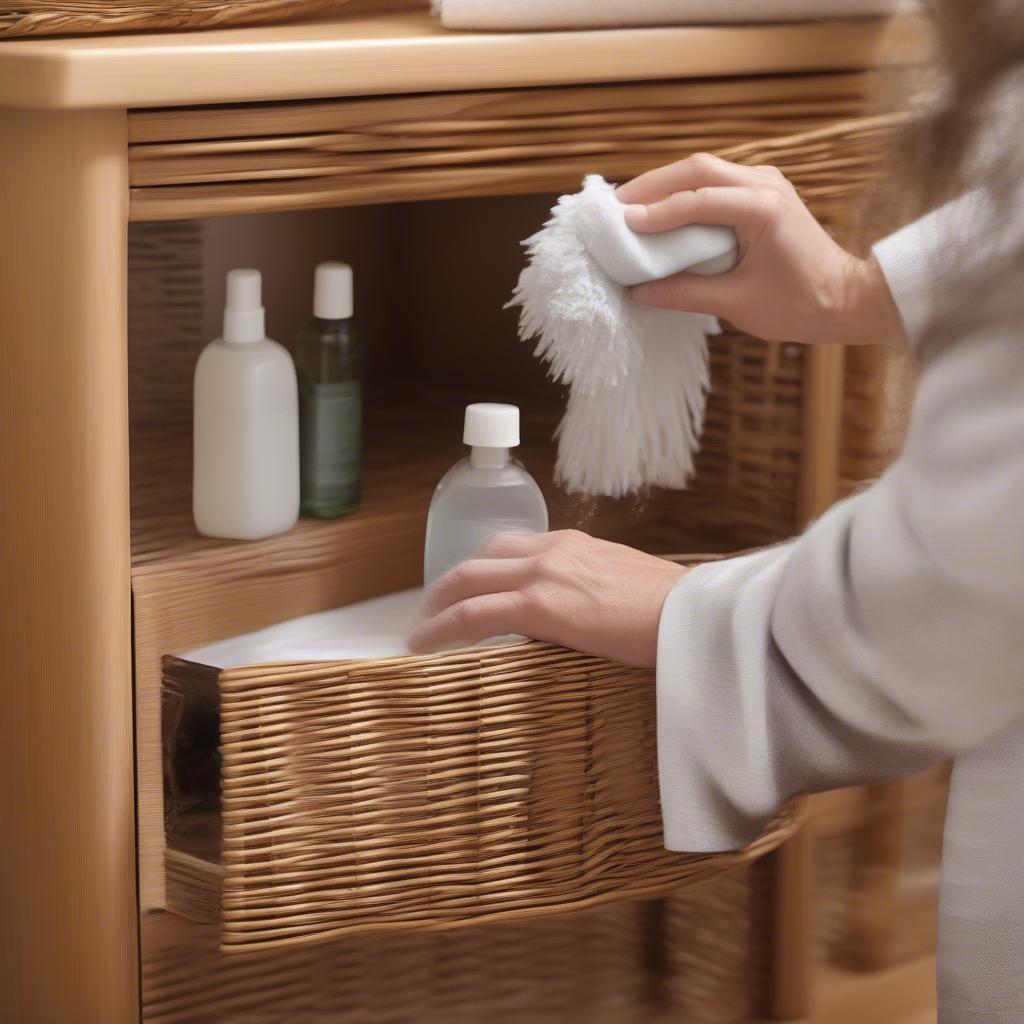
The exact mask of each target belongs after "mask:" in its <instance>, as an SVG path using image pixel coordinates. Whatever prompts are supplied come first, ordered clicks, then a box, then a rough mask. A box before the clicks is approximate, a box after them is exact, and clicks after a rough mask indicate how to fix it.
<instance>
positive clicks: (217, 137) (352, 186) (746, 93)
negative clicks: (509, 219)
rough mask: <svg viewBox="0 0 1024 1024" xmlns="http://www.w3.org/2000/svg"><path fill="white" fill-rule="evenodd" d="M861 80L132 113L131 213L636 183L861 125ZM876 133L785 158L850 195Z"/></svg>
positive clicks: (821, 186)
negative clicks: (833, 127)
mask: <svg viewBox="0 0 1024 1024" xmlns="http://www.w3.org/2000/svg"><path fill="white" fill-rule="evenodd" d="M867 80H868V79H867V76H866V75H864V74H863V73H848V72H844V73H834V74H827V75H801V76H779V77H775V78H770V77H759V78H747V79H729V80H722V81H714V80H712V81H696V82H673V83H651V84H628V85H605V86H592V87H586V88H583V87H576V88H563V89H531V90H505V91H500V92H475V93H473V92H471V93H445V94H428V95H422V96H408V97H382V98H375V99H369V100H366V99H358V100H325V101H319V102H311V103H285V104H266V105H258V106H257V105H247V106H234V107H207V108H190V109H187V110H178V109H172V110H166V111H162V110H155V111H138V112H135V113H133V114H131V121H130V133H131V136H130V137H131V140H132V144H131V148H130V154H129V162H130V167H129V173H130V179H131V184H132V190H131V216H132V218H133V219H135V220H163V219H176V218H184V217H196V216H207V215H210V214H218V213H239V212H246V211H266V210H274V209H298V208H302V207H311V206H340V205H345V204H354V203H357V204H365V203H373V202H397V201H402V200H412V199H432V198H437V197H439V196H444V197H447V198H458V197H465V196H473V195H494V194H506V195H509V194H515V193H528V192H545V191H561V190H565V189H571V188H574V187H576V186H577V185H578V184H579V180H580V178H581V177H582V176H583V174H585V173H589V172H600V173H603V174H605V175H606V176H607V177H609V178H613V179H614V178H623V177H628V176H630V175H632V174H635V173H637V172H639V171H641V170H645V169H647V168H649V167H652V166H655V165H657V164H659V163H666V162H669V161H671V160H674V159H678V158H679V157H680V156H682V155H685V154H686V153H689V152H693V151H695V150H701V149H714V150H715V151H723V150H729V149H731V148H732V147H735V146H740V147H744V146H746V145H747V144H749V143H751V142H757V141H760V140H770V139H776V138H780V137H787V136H792V135H798V134H800V133H804V132H814V131H816V130H817V129H819V128H821V127H822V126H823V125H829V124H835V123H836V122H839V121H844V120H846V119H849V118H853V117H856V116H857V115H858V114H859V113H860V112H861V110H862V109H863V105H864V93H865V89H866V87H867ZM874 130H875V128H874V125H873V123H872V122H867V123H864V124H861V123H859V122H858V125H857V126H851V127H844V129H843V130H842V131H841V132H838V133H835V134H834V135H832V136H826V137H824V138H818V137H817V136H814V135H812V136H809V137H808V138H807V139H803V140H801V141H799V142H798V143H797V144H795V145H794V146H793V147H792V150H791V153H789V154H786V153H785V151H783V155H791V156H793V157H794V158H795V160H794V161H793V162H794V167H793V170H796V171H798V172H799V174H800V176H801V179H802V184H803V185H804V186H805V187H806V188H807V189H808V190H810V191H811V193H813V194H816V195H817V196H818V197H819V198H822V199H825V198H828V199H834V198H841V197H842V196H844V195H847V194H849V193H850V191H851V190H855V189H856V188H857V187H858V186H859V185H860V184H861V183H862V182H863V180H864V179H865V177H866V176H868V175H869V174H871V173H873V172H874V170H876V169H877V162H876V161H875V159H874V158H873V155H872V153H871V152H870V147H869V145H868V144H867V143H868V141H869V140H870V136H871V133H872V131H874ZM837 140H838V141H837ZM837 145H838V146H839V150H837ZM840 150H841V151H840ZM737 158H743V153H742V152H738V153H737Z"/></svg>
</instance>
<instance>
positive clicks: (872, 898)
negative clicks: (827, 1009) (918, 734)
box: [811, 765, 949, 971]
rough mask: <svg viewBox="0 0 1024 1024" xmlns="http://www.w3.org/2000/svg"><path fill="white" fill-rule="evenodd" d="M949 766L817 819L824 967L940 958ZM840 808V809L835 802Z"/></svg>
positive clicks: (818, 936) (819, 940)
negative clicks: (941, 869)
mask: <svg viewBox="0 0 1024 1024" xmlns="http://www.w3.org/2000/svg"><path fill="white" fill-rule="evenodd" d="M948 789H949V766H948V765H940V766H938V767H936V768H933V769H929V770H928V771H926V772H923V773H921V774H920V775H916V776H913V777H912V778H910V779H905V780H900V781H899V782H896V783H889V784H885V785H881V786H874V787H871V788H870V789H868V790H864V791H858V792H854V793H849V794H845V795H844V794H839V795H838V797H839V800H842V798H843V797H844V796H846V797H847V800H846V806H845V807H844V806H843V805H842V803H839V807H838V809H830V808H829V806H828V803H829V801H828V800H825V801H824V802H823V809H822V810H819V811H816V812H815V815H814V820H813V822H812V826H811V827H812V831H813V832H814V834H815V841H814V851H815V852H814V892H815V900H814V903H815V916H816V922H815V944H816V947H817V953H818V956H819V957H820V958H821V959H827V960H831V961H833V962H834V963H837V964H840V965H841V966H843V967H846V968H850V969H853V970H861V971H863V970H878V969H880V968H884V967H888V966H891V965H892V964H894V963H900V962H902V961H906V960H909V959H912V958H915V957H920V956H924V955H925V954H927V953H929V952H933V951H934V950H935V943H936V935H937V924H938V897H939V865H940V862H941V859H942V837H943V828H944V823H945V810H946V798H947V795H948ZM834 802H836V803H838V802H839V801H834Z"/></svg>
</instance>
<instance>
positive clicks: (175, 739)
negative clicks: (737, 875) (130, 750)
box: [164, 642, 795, 951]
mask: <svg viewBox="0 0 1024 1024" xmlns="http://www.w3.org/2000/svg"><path fill="white" fill-rule="evenodd" d="M653 705H654V679H653V674H652V673H650V672H646V671H640V670H635V669H626V668H623V667H622V666H620V665H615V664H612V663H610V662H607V661H603V660H602V659H599V658H594V657H590V656H587V655H583V654H579V653H578V652H573V651H568V650H565V649H562V648H558V647H554V646H551V645H546V644H540V643H533V642H530V643H522V644H517V645H514V646H510V647H503V648H489V649H488V648H473V649H469V650H464V651H458V652H454V653H449V654H444V655H436V656H432V657H402V658H392V659H377V660H370V661H344V662H307V663H293V664H273V665H257V666H251V667H246V668H234V669H229V670H225V671H220V670H218V669H216V668H213V667H211V666H203V665H197V664H193V663H188V662H183V661H180V660H177V659H166V660H165V665H164V709H165V746H166V755H167V766H168V767H167V783H168V786H167V791H168V796H169V800H168V811H169V815H168V842H169V846H170V849H169V851H168V854H167V869H168V876H167V877H168V896H169V906H170V907H171V908H172V909H174V910H176V911H177V912H179V913H181V914H184V915H186V916H189V917H191V918H193V919H196V920H207V921H219V923H220V930H221V931H220V934H221V940H220V941H221V947H222V948H223V949H224V950H226V951H231V950H236V951H244V950H258V949H271V948H276V947H281V946H289V945H296V944H301V943H308V942H315V941H325V940H328V939H333V938H338V937H340V936H344V935H348V934H353V933H369V932H377V931H401V930H408V929H419V928H453V927H457V926H460V925H466V924H470V923H473V922H477V921H481V920H487V919H495V918H502V917H506V918H518V917H525V916H537V915H542V914H545V913H551V912H554V911H558V910H565V909H569V908H580V907H584V906H587V905H590V904H596V903H602V902H606V901H610V900H617V899H623V898H627V897H639V896H644V895H654V894H660V893H663V892H666V891H669V890H671V889H674V888H676V887H678V886H680V885H682V884H684V883H688V882H691V881H695V880H698V879H700V878H703V877H709V876H711V875H713V874H716V873H718V872H720V871H722V870H725V869H726V868H729V867H732V866H734V865H736V864H737V863H744V862H747V861H749V860H751V859H753V858H755V857H757V856H758V855H760V854H761V853H763V852H765V851H766V850H767V849H770V848H772V847H773V846H774V845H776V844H777V843H778V842H780V841H781V840H782V839H783V838H784V837H785V836H786V835H787V834H788V833H789V831H790V830H791V829H792V828H793V827H794V824H795V822H794V817H795V812H794V810H793V809H790V810H788V811H787V812H786V813H785V814H783V815H782V816H781V817H780V818H779V819H778V820H777V821H776V822H774V823H773V824H772V825H771V827H770V828H769V829H768V830H767V832H766V834H765V835H764V836H762V837H761V839H760V840H759V841H758V842H757V843H755V844H754V845H753V846H752V847H750V848H748V849H747V850H744V851H740V852H737V853H730V854H725V855H714V856H708V855H683V854H673V853H668V852H667V851H665V850H664V849H663V845H662V833H661V819H660V811H659V805H658V790H657V765H656V750H655V727H654V721H655V719H654V706H653ZM218 789H219V794H220V795H219V799H218Z"/></svg>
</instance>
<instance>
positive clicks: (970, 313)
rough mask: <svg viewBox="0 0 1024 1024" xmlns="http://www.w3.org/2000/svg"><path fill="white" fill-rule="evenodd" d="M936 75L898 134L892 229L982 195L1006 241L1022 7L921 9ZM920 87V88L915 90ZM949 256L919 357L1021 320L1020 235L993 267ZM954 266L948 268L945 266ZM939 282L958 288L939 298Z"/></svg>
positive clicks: (979, 0)
mask: <svg viewBox="0 0 1024 1024" xmlns="http://www.w3.org/2000/svg"><path fill="white" fill-rule="evenodd" d="M927 6H928V7H929V8H930V9H931V13H932V14H933V21H932V24H933V25H934V31H935V41H936V51H937V58H938V60H937V68H936V71H937V72H938V73H937V74H936V75H934V76H930V77H929V80H928V82H927V83H926V90H925V91H926V94H927V95H928V96H929V99H928V100H927V101H926V102H924V104H923V111H922V116H921V117H920V118H917V119H915V122H914V123H913V126H912V127H911V128H910V129H909V130H908V131H907V132H906V134H905V136H904V138H903V140H902V144H901V147H900V149H901V152H900V154H899V163H900V164H901V165H902V166H903V167H904V168H905V169H906V179H907V181H906V184H907V186H908V187H906V188H902V189H899V190H897V193H896V194H897V195H898V196H899V199H898V204H899V206H900V207H901V209H900V210H899V213H898V222H905V221H907V220H910V219H913V217H915V216H919V215H921V214H922V213H924V212H926V211H928V210H930V209H932V208H934V207H936V206H938V205H939V204H941V203H943V202H945V201H947V200H948V199H951V198H952V197H954V196H955V195H958V194H959V193H961V192H963V191H964V190H965V189H967V188H972V187H976V186H985V188H986V189H987V190H988V191H989V192H990V193H991V196H992V199H993V201H994V203H995V208H996V215H995V220H994V222H993V223H992V224H990V225H982V226H980V227H985V228H986V230H987V231H994V230H995V228H996V226H997V225H1002V226H1006V227H1007V228H1008V230H1009V231H1012V230H1013V228H1014V226H1015V225H1016V226H1019V224H1020V222H1021V221H1022V220H1024V218H1022V217H1021V216H1020V215H1019V214H1017V215H1012V214H1011V213H1010V209H1009V208H1010V207H1011V206H1012V205H1019V204H1020V203H1021V202H1022V201H1024V190H1022V188H1021V183H1022V178H1024V176H1022V170H1024V153H1022V148H1024V147H1022V144H1021V139H1022V133H1024V0H930V2H929V3H928V5H927ZM919 84H920V83H919ZM986 242H987V244H985V245H984V246H983V247H979V249H978V250H977V251H974V252H972V253H971V254H970V273H968V274H965V269H964V267H963V265H962V264H963V262H964V261H963V259H962V257H963V252H962V251H960V252H951V253H950V262H949V265H948V266H947V267H943V268H941V269H940V271H939V276H940V278H941V280H939V281H937V282H936V291H935V294H936V306H935V308H936V317H935V322H934V323H933V325H932V330H931V331H929V334H928V339H927V341H928V344H927V346H926V350H927V349H931V348H933V347H934V346H940V345H943V344H945V343H947V342H949V341H951V340H953V339H954V338H956V337H963V336H964V335H965V334H967V333H969V332H970V331H971V330H972V329H973V328H976V327H979V326H984V325H985V324H987V323H992V322H995V321H996V320H1000V321H1004V322H1005V321H1006V320H1010V319H1013V320H1016V321H1017V322H1018V323H1019V322H1020V320H1021V317H1022V315H1024V288H1022V286H1021V282H1020V280H1019V278H1020V275H1021V274H1022V273H1024V233H1021V232H1020V231H1019V230H1018V231H1017V237H1008V238H1007V239H1006V240H1004V242H1003V243H1002V244H1000V246H999V247H998V253H999V263H998V265H996V264H995V263H994V262H993V260H992V259H991V258H990V259H989V261H988V263H987V264H986V263H985V260H984V257H983V255H982V254H983V253H984V252H989V253H995V252H996V251H997V250H996V246H994V245H992V244H990V240H986ZM954 261H957V262H956V263H954ZM947 274H948V275H949V276H950V279H955V280H957V281H958V286H957V287H956V288H944V287H943V281H944V280H946V277H947Z"/></svg>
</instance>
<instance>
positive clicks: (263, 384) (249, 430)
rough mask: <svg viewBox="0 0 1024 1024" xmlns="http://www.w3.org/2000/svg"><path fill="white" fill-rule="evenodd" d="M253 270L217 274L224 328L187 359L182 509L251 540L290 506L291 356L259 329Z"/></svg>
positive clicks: (294, 466) (293, 494)
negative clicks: (186, 468)
mask: <svg viewBox="0 0 1024 1024" xmlns="http://www.w3.org/2000/svg"><path fill="white" fill-rule="evenodd" d="M260 291H261V279H260V273H259V271H258V270H232V271H229V273H228V277H227V297H226V300H225V304H224V333H223V335H222V336H221V337H220V338H218V339H217V340H216V341H212V342H210V344H209V345H207V346H206V348H204V349H203V351H202V353H201V354H200V356H199V361H198V362H197V363H196V372H195V381H194V390H193V395H194V408H193V457H192V465H193V474H192V513H193V517H194V518H195V523H196V529H198V530H199V532H200V533H202V534H205V535H206V536H208V537H229V538H233V539H236V540H256V539H258V538H260V537H269V536H271V535H272V534H275V533H283V532H284V531H285V530H289V529H291V527H293V526H294V525H295V522H296V520H297V519H298V515H299V406H298V389H297V387H296V381H295V366H294V364H293V363H292V357H291V356H290V355H289V354H288V352H287V350H286V349H284V348H283V347H282V346H281V345H279V344H278V343H277V342H276V341H271V339H270V338H267V337H266V336H265V334H264V313H263V305H262V300H261V297H260Z"/></svg>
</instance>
